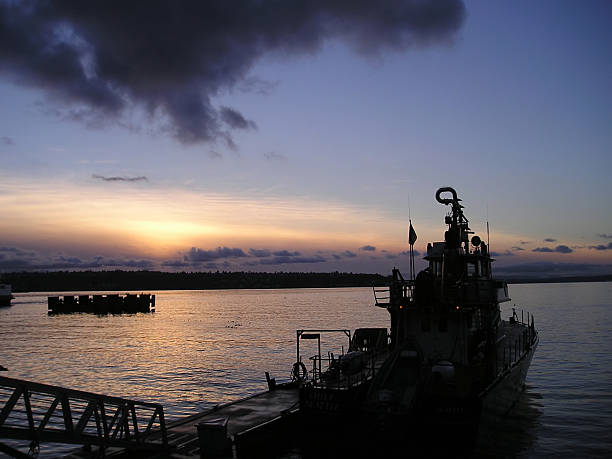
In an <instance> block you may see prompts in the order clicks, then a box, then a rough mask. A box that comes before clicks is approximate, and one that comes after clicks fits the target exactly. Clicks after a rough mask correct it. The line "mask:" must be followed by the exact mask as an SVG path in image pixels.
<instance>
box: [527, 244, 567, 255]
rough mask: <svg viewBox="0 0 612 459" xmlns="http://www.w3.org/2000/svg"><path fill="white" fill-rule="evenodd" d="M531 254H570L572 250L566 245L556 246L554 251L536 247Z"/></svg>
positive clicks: (548, 248)
mask: <svg viewBox="0 0 612 459" xmlns="http://www.w3.org/2000/svg"><path fill="white" fill-rule="evenodd" d="M532 252H543V253H553V252H556V253H572V252H573V250H572V249H570V248H569V247H568V246H566V245H558V246H557V247H555V248H554V249H551V248H550V247H537V248H535V249H533V250H532Z"/></svg>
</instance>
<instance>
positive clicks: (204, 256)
mask: <svg viewBox="0 0 612 459" xmlns="http://www.w3.org/2000/svg"><path fill="white" fill-rule="evenodd" d="M246 256H247V254H246V253H244V252H243V250H242V249H238V248H229V247H217V248H216V249H214V250H203V249H199V248H196V247H192V248H191V249H189V252H187V253H186V254H185V256H184V260H185V261H190V262H192V263H203V262H209V261H214V260H218V259H220V258H242V257H246Z"/></svg>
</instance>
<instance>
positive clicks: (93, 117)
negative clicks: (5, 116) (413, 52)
mask: <svg viewBox="0 0 612 459" xmlns="http://www.w3.org/2000/svg"><path fill="white" fill-rule="evenodd" d="M464 16H465V7H464V5H463V3H462V2H461V1H460V0H438V1H435V2H433V1H432V2H429V1H409V0H405V1H402V0H381V1H379V2H372V1H370V0H353V1H350V2H347V1H345V0H327V1H309V2H302V1H298V0H293V1H290V0H287V1H283V2H268V1H263V2H262V1H257V0H251V1H243V2H240V6H239V7H238V8H237V7H236V4H235V3H234V2H223V1H221V2H210V1H206V2H205V1H202V2H197V1H191V2H178V3H177V2H174V1H171V0H166V1H163V0H154V1H149V2H146V3H142V2H105V1H101V0H99V1H89V2H80V1H63V2H61V1H58V2H43V1H41V2H33V1H2V2H0V63H1V67H2V73H3V75H4V76H5V77H8V78H11V79H12V80H14V81H19V82H20V84H23V85H27V86H30V87H35V88H39V89H40V90H42V91H43V92H44V93H45V95H47V96H48V102H47V103H49V102H52V103H54V104H56V105H57V106H60V107H61V108H62V109H63V110H64V113H66V114H67V115H66V116H65V117H66V118H70V119H74V120H76V121H81V122H85V123H86V124H91V123H93V124H102V125H104V124H108V123H110V122H115V123H118V124H123V125H128V124H129V123H126V122H125V118H126V117H127V116H128V115H129V113H130V112H133V111H134V110H133V109H134V108H137V109H139V110H141V111H143V112H144V113H146V114H147V115H149V118H151V119H156V120H158V122H159V126H158V127H159V129H160V130H161V131H163V132H164V133H166V134H168V135H170V136H172V137H174V138H175V139H176V140H177V141H179V142H181V143H184V144H193V143H200V142H216V141H218V140H221V141H223V142H225V143H227V144H228V145H230V146H231V145H233V139H232V135H231V131H232V130H235V129H246V128H252V127H253V126H254V124H251V123H253V122H252V121H250V120H247V119H246V118H245V117H244V116H243V115H242V114H241V113H240V112H239V111H238V110H235V109H230V108H228V107H219V108H217V107H215V106H214V105H213V102H212V99H213V98H214V97H215V96H217V95H218V94H220V93H221V92H223V91H227V90H231V89H232V88H234V87H236V88H238V89H240V90H254V91H256V92H265V91H267V90H269V88H272V87H273V86H274V85H275V83H263V84H262V83H261V82H260V81H259V80H257V79H256V78H255V79H253V78H252V77H251V76H250V75H249V71H250V70H251V69H252V67H253V66H254V64H255V63H256V62H257V61H258V60H259V59H260V58H261V57H263V56H264V55H268V54H271V53H274V54H275V55H276V56H294V55H304V54H312V53H314V52H316V51H318V50H319V49H320V48H321V47H322V45H323V44H324V43H325V42H326V41H329V40H333V39H335V40H341V41H344V42H346V43H347V44H348V45H349V46H350V47H352V48H353V49H355V50H356V51H357V52H359V53H362V54H366V55H368V54H369V55H372V54H378V53H380V52H383V51H386V50H396V51H399V50H403V49H407V48H408V47H410V46H413V45H426V44H430V43H432V42H437V41H447V40H448V38H449V37H452V36H453V34H454V32H456V31H457V30H458V29H459V27H460V26H461V24H462V22H463V19H464ZM266 85H267V86H268V89H266Z"/></svg>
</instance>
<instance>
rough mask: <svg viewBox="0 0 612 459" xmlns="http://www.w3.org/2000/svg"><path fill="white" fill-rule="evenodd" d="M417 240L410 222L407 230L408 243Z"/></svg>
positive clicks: (411, 243) (412, 243)
mask: <svg viewBox="0 0 612 459" xmlns="http://www.w3.org/2000/svg"><path fill="white" fill-rule="evenodd" d="M416 240H417V234H416V231H415V230H414V228H413V227H412V222H410V229H409V230H408V244H410V245H414V243H415V242H416Z"/></svg>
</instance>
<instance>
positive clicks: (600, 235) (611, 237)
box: [597, 234, 612, 239]
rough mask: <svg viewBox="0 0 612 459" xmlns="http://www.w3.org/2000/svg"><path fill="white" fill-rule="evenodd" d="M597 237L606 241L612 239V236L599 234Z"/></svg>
mask: <svg viewBox="0 0 612 459" xmlns="http://www.w3.org/2000/svg"><path fill="white" fill-rule="evenodd" d="M597 236H599V237H603V238H604V239H612V234H598V235H597Z"/></svg>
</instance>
